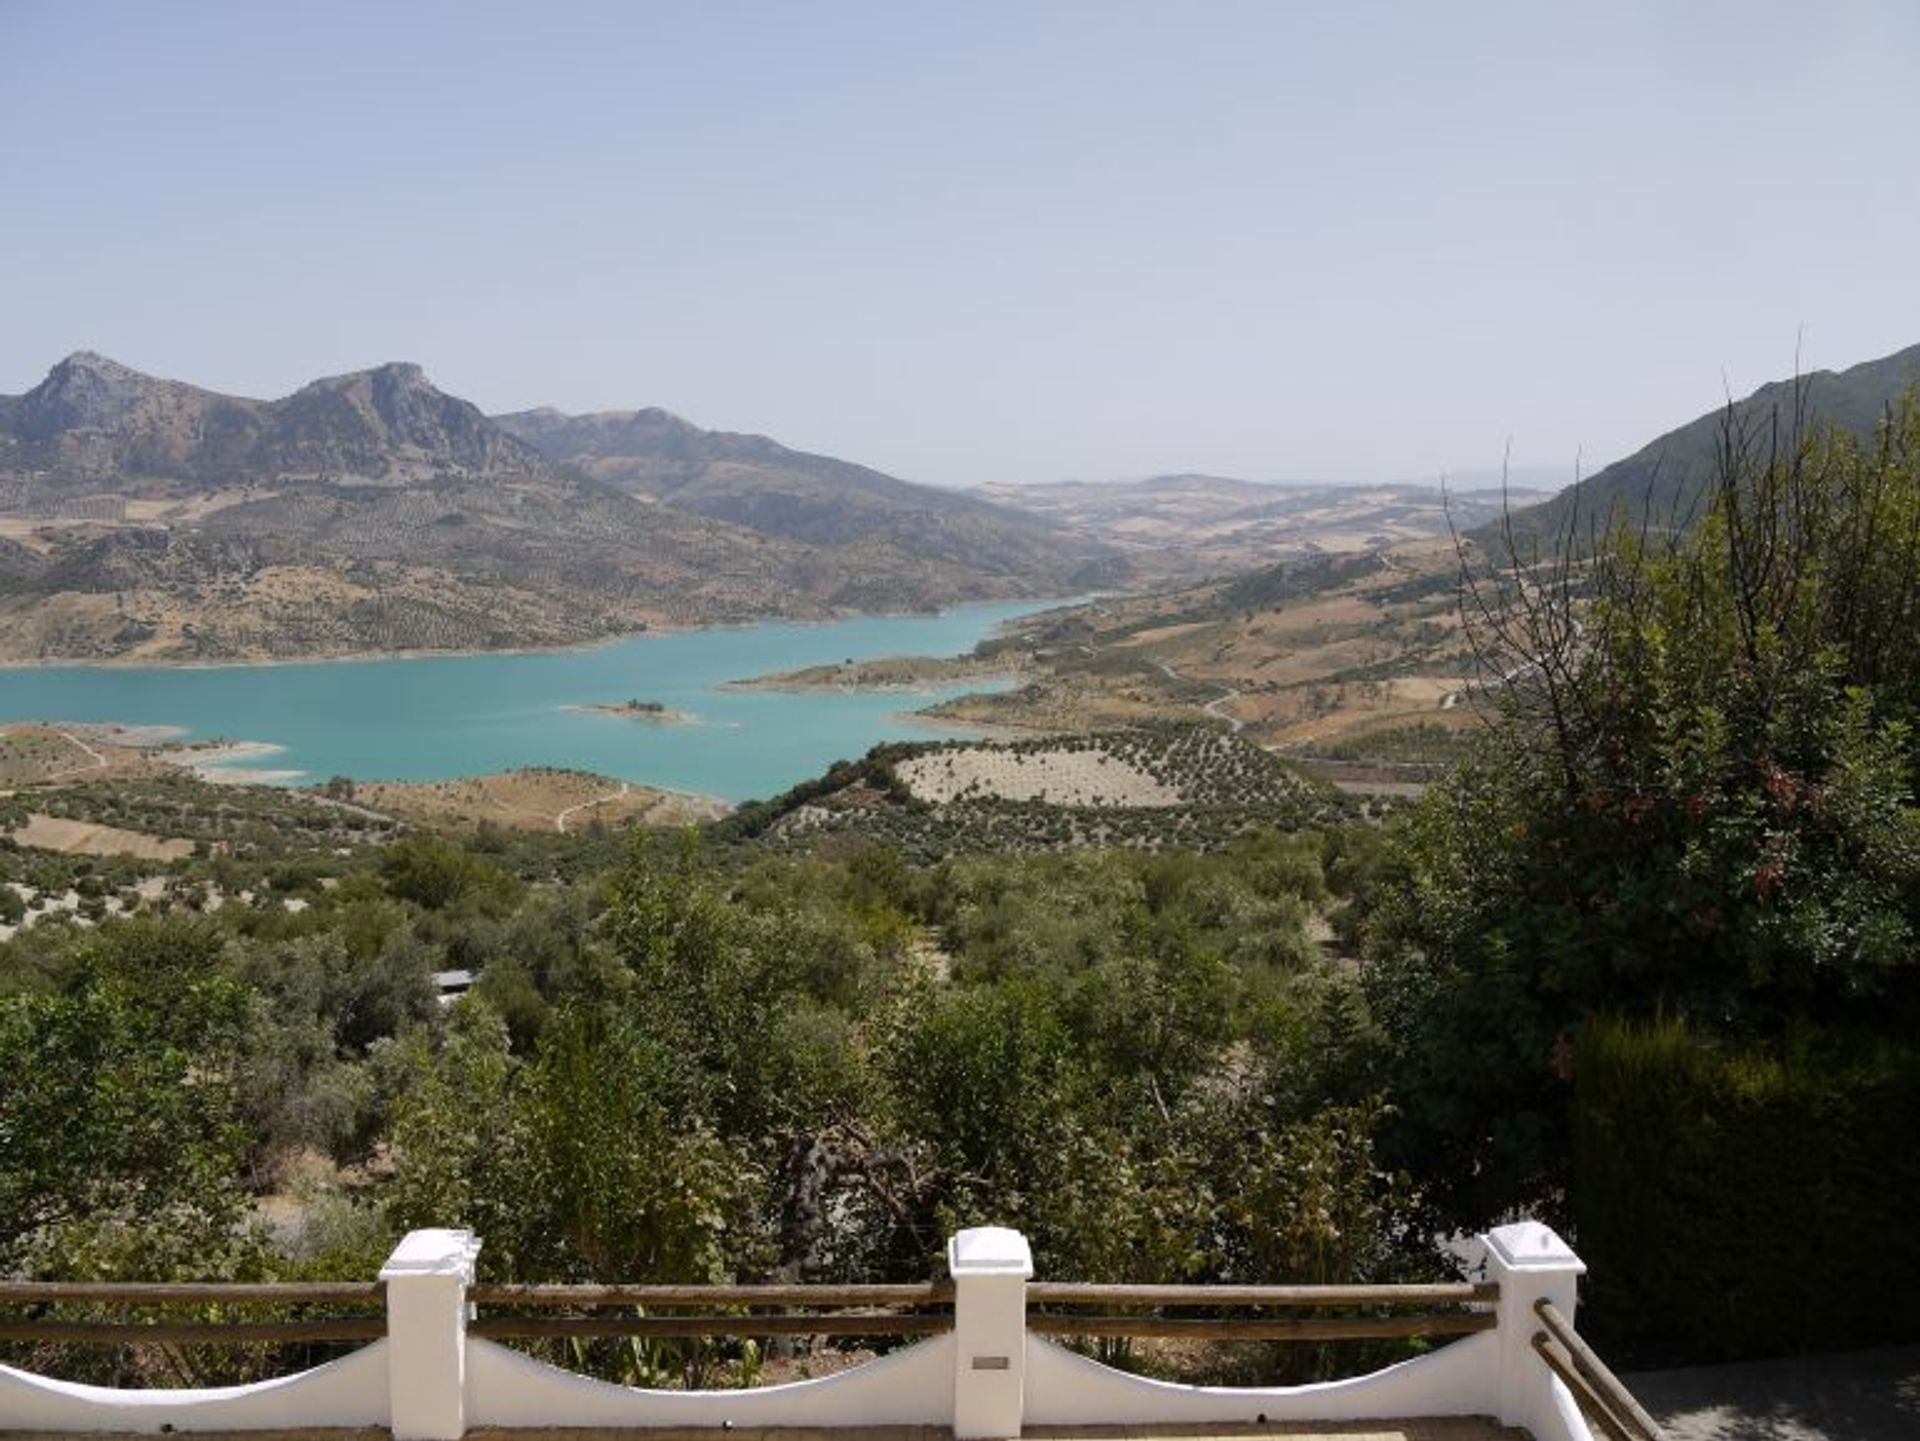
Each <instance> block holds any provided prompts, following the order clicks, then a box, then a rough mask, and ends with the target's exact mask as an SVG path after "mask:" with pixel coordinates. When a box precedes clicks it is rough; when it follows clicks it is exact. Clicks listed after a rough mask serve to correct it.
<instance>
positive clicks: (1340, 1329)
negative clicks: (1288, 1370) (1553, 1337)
mask: <svg viewBox="0 0 1920 1441" xmlns="http://www.w3.org/2000/svg"><path fill="white" fill-rule="evenodd" d="M1498 1325H1499V1322H1498V1320H1497V1319H1496V1318H1495V1317H1494V1316H1493V1314H1492V1313H1491V1312H1474V1311H1464V1312H1449V1313H1444V1314H1442V1313H1429V1314H1426V1315H1419V1316H1315V1317H1310V1318H1306V1319H1291V1320H1284V1321H1283V1320H1277V1319H1273V1318H1265V1319H1260V1320H1243V1319H1239V1318H1236V1317H1231V1316H1069V1315H1061V1314H1059V1313H1056V1312H1045V1311H1042V1312H1036V1313H1032V1314H1029V1315H1028V1317H1027V1329H1028V1330H1030V1331H1037V1332H1040V1333H1041V1334H1043V1335H1052V1336H1161V1337H1188V1338H1193V1339H1199V1340H1208V1341H1373V1340H1380V1339H1384V1338H1390V1337H1403V1336H1470V1335H1472V1334H1474V1333H1475V1332H1477V1331H1491V1330H1494V1329H1495V1328H1496V1327H1497V1326H1498Z"/></svg>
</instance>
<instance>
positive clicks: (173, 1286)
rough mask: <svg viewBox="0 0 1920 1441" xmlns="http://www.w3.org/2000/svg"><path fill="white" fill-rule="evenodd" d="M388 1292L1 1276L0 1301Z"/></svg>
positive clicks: (297, 1299) (356, 1296)
mask: <svg viewBox="0 0 1920 1441" xmlns="http://www.w3.org/2000/svg"><path fill="white" fill-rule="evenodd" d="M385 1295H386V1286H385V1284H384V1283H382V1282H379V1281H165V1282H160V1281H0V1306H6V1305H25V1304H29V1303H34V1302H42V1301H93V1302H100V1303H107V1302H119V1303H122V1304H125V1305H130V1306H132V1305H184V1304H190V1303H194V1302H220V1303H222V1304H227V1305H244V1306H280V1305H288V1306H295V1305H298V1306H306V1305H329V1304H332V1305H339V1304H346V1303H349V1302H352V1303H364V1302H368V1301H376V1302H377V1301H380V1300H382V1299H384V1297H385Z"/></svg>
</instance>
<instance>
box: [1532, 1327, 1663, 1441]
mask: <svg viewBox="0 0 1920 1441" xmlns="http://www.w3.org/2000/svg"><path fill="white" fill-rule="evenodd" d="M1528 1344H1529V1345H1531V1346H1532V1347H1533V1353H1534V1355H1536V1356H1538V1357H1539V1358H1540V1359H1541V1360H1542V1361H1544V1362H1546V1363H1547V1369H1548V1370H1549V1371H1551V1372H1553V1374H1554V1375H1556V1376H1558V1377H1559V1378H1560V1379H1561V1380H1562V1381H1563V1382H1565V1383H1566V1387H1567V1389H1568V1390H1569V1391H1571V1392H1572V1393H1573V1399H1574V1403H1575V1404H1576V1405H1577V1406H1579V1408H1580V1412H1581V1414H1582V1415H1583V1416H1585V1417H1587V1418H1588V1419H1589V1420H1591V1421H1594V1422H1597V1423H1598V1424H1599V1427H1600V1429H1601V1430H1602V1431H1604V1432H1606V1433H1607V1435H1608V1437H1609V1438H1611V1441H1645V1438H1644V1437H1641V1436H1640V1435H1638V1434H1637V1433H1635V1432H1634V1431H1633V1430H1632V1429H1630V1428H1629V1427H1628V1425H1627V1423H1626V1422H1624V1421H1622V1420H1621V1419H1620V1418H1619V1417H1618V1416H1616V1415H1614V1414H1613V1412H1612V1411H1611V1410H1609V1409H1608V1407H1607V1403H1606V1400H1605V1398H1604V1397H1602V1396H1601V1395H1600V1393H1599V1392H1598V1391H1596V1390H1594V1389H1593V1383H1592V1382H1591V1381H1589V1380H1588V1379H1587V1378H1586V1377H1585V1376H1582V1375H1581V1374H1580V1372H1579V1370H1578V1369H1577V1368H1576V1367H1575V1366H1574V1364H1573V1358H1572V1357H1571V1356H1569V1355H1567V1354H1566V1352H1564V1351H1562V1350H1560V1348H1559V1347H1557V1346H1555V1345H1554V1344H1553V1338H1552V1337H1551V1336H1549V1335H1548V1334H1547V1333H1546V1332H1545V1331H1535V1332H1534V1333H1533V1339H1532V1340H1531V1341H1530V1342H1529V1343H1528Z"/></svg>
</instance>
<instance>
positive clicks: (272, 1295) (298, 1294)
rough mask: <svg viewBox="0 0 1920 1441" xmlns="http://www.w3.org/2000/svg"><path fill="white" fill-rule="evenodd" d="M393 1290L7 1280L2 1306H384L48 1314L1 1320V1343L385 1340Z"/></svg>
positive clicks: (373, 1285) (374, 1285)
mask: <svg viewBox="0 0 1920 1441" xmlns="http://www.w3.org/2000/svg"><path fill="white" fill-rule="evenodd" d="M385 1304H386V1288H385V1286H384V1284H383V1283H381V1282H379V1281H341V1282H334V1281H325V1282H308V1281H276V1282H197V1281H195V1282H164V1283H162V1282H144V1281H0V1308H5V1309H8V1310H12V1309H15V1308H19V1307H40V1308H44V1307H49V1306H58V1305H67V1306H74V1305H85V1306H90V1307H102V1308H108V1309H115V1310H130V1309H132V1308H134V1307H145V1306H167V1307H174V1306H219V1307H223V1308H224V1307H237V1308H242V1309H253V1308H260V1307H285V1306H294V1307H304V1306H367V1305H372V1306H377V1307H380V1308H381V1309H380V1310H379V1312H377V1313H361V1314H354V1315H347V1316H325V1317H315V1318H313V1319H310V1320H301V1321H173V1320H156V1321H65V1320H58V1319H53V1318H49V1317H45V1316H36V1317H31V1318H28V1319H25V1320H4V1319H0V1341H41V1342H50V1341H57V1342H60V1343H62V1344H65V1345H81V1346H122V1345H127V1344H129V1343H135V1342H142V1341H155V1342H173V1343H177V1344H181V1345H203V1344H210V1345H222V1344H233V1345H242V1344H255V1345H280V1344H297V1343H302V1342H342V1341H377V1340H379V1339H380V1338H381V1337H382V1336H384V1335H386V1334H387V1319H386V1315H385Z"/></svg>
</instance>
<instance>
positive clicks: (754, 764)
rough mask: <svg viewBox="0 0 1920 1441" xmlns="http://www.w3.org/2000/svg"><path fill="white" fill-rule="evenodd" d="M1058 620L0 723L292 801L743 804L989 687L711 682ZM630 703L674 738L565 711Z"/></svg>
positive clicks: (844, 635)
mask: <svg viewBox="0 0 1920 1441" xmlns="http://www.w3.org/2000/svg"><path fill="white" fill-rule="evenodd" d="M1056 603H1057V602H1046V603H1037V602H1025V603H1018V604H1000V605H976V606H962V607H958V608H956V609H953V610H949V611H945V612H942V613H941V614H939V615H931V616H878V617H873V616H869V617H859V618H855V619H852V620H842V621H832V622H827V623H824V624H817V625H797V624H768V625H754V626H742V627H738V628H729V629H723V630H694V631H677V632H672V633H667V634H660V635H643V636H636V637H633V638H631V639H628V640H623V641H618V642H616V643H614V644H612V645H606V646H599V647H595V648H591V649H582V650H567V651H541V652H531V653H524V652H523V653H514V654H500V655H460V656H424V657H415V658H394V659H386V660H355V661H320V662H313V663H310V664H308V663H303V664H295V665H251V666H220V667H177V666H155V667H137V668H136V667H123V666H110V667H109V666H100V667H60V668H52V667H47V668H21V669H0V721H69V722H119V723H122V724H127V725H141V726H172V727H177V728H178V729H179V730H180V731H181V732H183V733H184V737H185V738H186V739H191V740H211V739H213V738H215V737H225V738H227V739H229V740H235V741H258V742H267V743H270V744H272V745H275V746H277V747H280V750H279V751H278V752H277V753H276V754H274V755H272V756H269V757H266V758H260V759H251V760H248V761H246V762H245V764H246V765H247V766H249V767H265V768H271V769H272V770H273V771H274V772H275V778H276V779H279V780H284V781H288V782H291V783H298V784H305V783H308V782H313V781H319V780H324V779H326V778H327V777H329V776H335V775H343V776H349V777H351V778H353V779H355V780H444V779H447V778H449V777H452V776H461V775H479V774H483V773H485V772H489V771H500V770H509V769H512V768H514V767H518V766H536V765H545V766H568V767H573V768H575V769H579V770H590V771H599V772H602V773H604V774H606V775H611V776H615V777H618V778H619V779H621V780H629V781H637V782H644V783H646V784H649V785H656V786H668V787H673V788H675V789H679V790H688V791H698V792H701V793H704V794H707V795H715V796H720V797H722V798H723V799H726V800H730V801H741V800H748V799H752V798H754V797H763V796H771V795H774V794H777V793H778V792H779V791H782V790H784V789H786V788H787V787H788V786H790V785H793V784H794V783H796V782H798V781H801V780H804V779H806V778H807V777H808V776H811V775H815V774H817V773H819V772H820V771H822V770H824V769H826V767H827V766H828V765H829V764H831V763H832V762H833V761H835V760H837V759H840V758H842V757H852V756H857V755H860V754H861V753H862V752H864V751H865V750H866V749H867V748H868V747H869V746H872V745H874V744H876V743H878V742H880V741H883V740H902V739H911V740H926V739H929V738H932V737H935V736H938V735H939V734H941V731H940V730H938V729H930V728H929V727H928V726H927V725H925V724H922V723H916V722H912V721H907V720H903V719H901V713H902V712H905V711H910V710H913V709H915V708H917V707H920V706H925V705H931V704H933V703H934V702H936V701H938V700H942V699H945V698H947V697H949V696H954V695H959V694H962V693H963V692H966V691H970V690H972V691H978V690H991V689H994V688H995V687H994V686H993V685H992V684H981V683H972V684H968V685H962V686H955V687H952V688H950V689H947V690H942V691H935V692H929V693H925V694H922V693H915V694H912V695H902V694H889V693H867V694H855V693H846V692H837V691H834V692H809V693H803V694H794V693H785V692H778V691H732V690H725V689H721V688H720V687H722V686H723V685H724V683H725V682H728V681H737V680H744V679H747V678H750V677H753V676H758V675H764V674H767V673H769V672H772V671H781V670H792V669H796V668H798V667H800V666H809V665H822V664H826V663H828V662H832V661H841V660H847V659H854V660H862V659H872V658H874V657H877V656H887V655H937V656H950V655H961V654H964V653H965V652H967V651H969V650H971V649H972V648H973V646H974V645H975V643H976V642H978V641H980V640H982V639H984V638H986V637H987V636H989V635H991V634H992V633H993V632H994V631H995V630H996V629H997V628H998V627H999V626H1000V624H1001V623H1002V622H1004V621H1007V620H1010V619H1012V618H1014V617H1016V616H1020V615H1026V614H1029V613H1031V612H1033V611H1036V610H1042V609H1045V608H1046V607H1047V606H1048V605H1051V604H1056ZM628 699H639V700H643V701H658V702H660V703H661V704H662V705H664V706H666V707H668V708H669V709H670V710H674V711H680V712H683V713H685V714H687V715H689V716H691V717H692V721H691V722H690V723H687V724H657V723H653V722H649V721H644V720H634V719H631V718H627V717H623V716H615V715H607V714H603V713H599V712H594V711H590V710H582V709H580V707H582V706H590V705H595V704H611V703H618V702H621V701H625V700H628ZM961 733H963V729H962V728H959V727H956V728H954V729H952V730H950V731H948V732H947V734H961Z"/></svg>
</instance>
